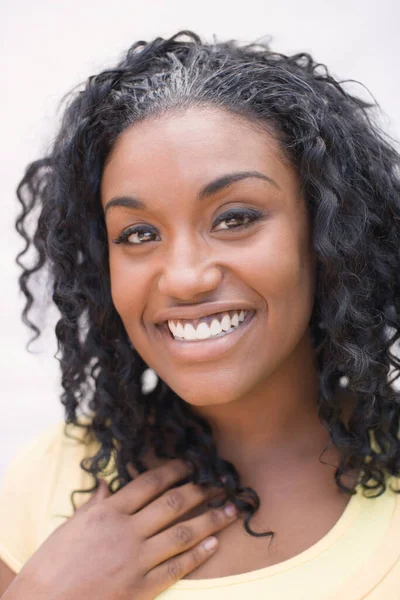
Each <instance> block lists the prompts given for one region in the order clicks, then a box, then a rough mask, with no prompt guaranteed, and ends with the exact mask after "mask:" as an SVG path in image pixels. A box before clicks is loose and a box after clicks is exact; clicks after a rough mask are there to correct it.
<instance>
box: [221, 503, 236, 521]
mask: <svg viewBox="0 0 400 600" xmlns="http://www.w3.org/2000/svg"><path fill="white" fill-rule="evenodd" d="M224 513H225V514H226V516H227V517H234V516H235V515H236V514H237V508H236V506H235V505H234V504H232V503H231V502H228V503H227V504H226V505H225V507H224Z"/></svg>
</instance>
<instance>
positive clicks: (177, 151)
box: [101, 108, 295, 201]
mask: <svg viewBox="0 0 400 600" xmlns="http://www.w3.org/2000/svg"><path fill="white" fill-rule="evenodd" d="M244 170H259V171H261V172H264V173H265V174H266V175H267V176H269V177H272V178H273V179H275V181H276V180H277V179H278V180H279V182H280V183H279V185H280V186H281V185H283V187H284V186H285V185H286V184H290V183H292V184H293V177H294V176H295V174H294V170H293V168H291V167H290V166H289V165H288V164H287V163H286V161H285V160H284V159H283V156H282V153H281V150H280V147H279V143H278V142H277V140H276V139H275V138H274V137H273V135H272V134H271V133H268V131H267V129H265V131H264V130H263V129H261V127H258V126H256V125H255V124H254V123H252V122H250V121H247V120H246V119H244V118H242V117H238V116H237V115H234V114H231V113H229V112H227V111H223V110H219V109H218V110H217V109H205V108H191V109H188V110H186V111H185V112H184V113H182V114H179V115H177V114H175V113H174V114H166V115H163V116H161V117H157V118H149V119H146V120H144V121H142V122H139V123H136V124H134V125H132V126H131V127H129V128H128V129H127V130H125V131H124V132H123V133H122V134H121V135H120V137H119V138H118V140H117V142H116V143H115V145H114V148H113V149H112V151H111V153H110V156H109V158H108V161H107V163H106V166H105V168H104V172H103V177H102V184H101V190H102V199H103V201H105V200H107V199H108V198H110V197H111V196H113V195H116V194H121V193H131V192H132V190H133V188H134V190H135V192H136V193H138V194H143V195H146V196H147V195H152V194H153V193H154V194H156V193H157V191H159V187H160V185H161V186H162V187H163V188H164V191H165V192H166V191H167V190H166V188H168V189H172V188H174V187H176V186H179V187H180V189H182V186H184V187H185V189H186V190H187V191H192V190H193V192H197V190H198V189H199V188H200V187H201V186H202V185H204V184H205V183H207V181H209V180H212V179H213V178H216V177H218V176H221V175H225V174H226V173H231V172H234V171H244Z"/></svg>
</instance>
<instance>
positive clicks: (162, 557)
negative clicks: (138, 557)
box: [143, 502, 238, 570]
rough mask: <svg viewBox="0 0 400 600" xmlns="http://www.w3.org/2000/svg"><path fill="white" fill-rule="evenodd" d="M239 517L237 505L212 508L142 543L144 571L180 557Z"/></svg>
mask: <svg viewBox="0 0 400 600" xmlns="http://www.w3.org/2000/svg"><path fill="white" fill-rule="evenodd" d="M228 507H229V508H228ZM237 516H238V513H237V510H236V508H235V506H234V505H233V504H231V503H230V502H228V503H227V504H225V505H224V506H223V507H222V508H213V509H211V510H209V511H207V512H206V513H204V514H202V515H200V516H199V517H195V518H194V519H190V520H188V521H183V522H181V523H178V524H177V525H174V526H173V527H170V528H168V529H166V530H165V531H163V532H161V533H159V534H157V535H155V536H153V537H152V538H150V539H148V540H146V541H145V542H144V543H143V565H144V567H145V569H146V570H147V569H149V570H150V569H151V568H152V567H153V568H154V566H157V565H160V563H162V562H164V561H166V560H169V559H170V558H173V557H174V556H176V555H177V554H181V553H182V552H185V551H187V550H190V548H193V547H194V546H196V545H197V544H199V543H201V542H202V541H203V540H204V539H205V538H207V537H209V536H210V535H212V534H214V533H216V532H217V531H220V530H221V529H224V528H225V527H227V526H228V525H230V524H231V523H233V522H234V521H235V520H236V519H237ZM147 557H148V558H147Z"/></svg>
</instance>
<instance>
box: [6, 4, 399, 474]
mask: <svg viewBox="0 0 400 600" xmlns="http://www.w3.org/2000/svg"><path fill="white" fill-rule="evenodd" d="M399 21H400V3H399V2H398V0H363V1H362V0H333V1H328V0H325V1H324V0H302V1H301V2H299V1H298V0H285V2H277V1H276V0H275V1H274V2H273V1H271V0H262V1H257V0H246V2H240V1H236V2H233V1H232V0H229V1H228V0H201V2H193V1H191V0H165V1H162V0H147V1H143V0H141V1H139V2H138V1H135V0H129V1H128V0H113V1H112V2H106V1H105V0H97V1H96V2H95V1H93V0H83V1H82V0H69V1H68V2H66V1H59V2H49V1H48V0H47V1H46V0H35V1H34V2H32V1H31V0H30V1H28V0H8V1H5V0H2V2H1V3H0V48H1V53H0V56H1V73H2V78H1V79H2V80H1V94H0V115H1V121H2V126H1V144H0V152H1V158H0V169H1V172H0V174H1V188H0V189H1V218H0V244H1V294H0V308H1V310H0V332H1V345H0V408H1V420H0V480H1V478H2V476H3V473H4V469H5V467H6V465H7V463H8V461H9V460H10V458H11V457H12V456H13V455H14V454H15V453H16V452H17V450H18V448H20V447H21V446H22V445H24V444H25V443H26V442H28V441H29V440H30V439H31V438H33V437H35V436H37V435H38V433H40V432H41V431H43V430H44V429H46V428H47V427H49V426H50V425H51V424H53V423H56V422H57V421H59V420H61V419H62V418H63V412H62V407H61V404H60V401H59V394H60V386H59V369H58V362H57V361H56V360H55V359H54V357H53V356H54V353H55V351H56V345H55V340H54V336H53V333H52V331H53V327H54V319H55V313H53V315H50V318H49V319H48V325H47V328H46V330H45V334H44V336H43V337H42V339H41V341H40V342H38V343H36V344H35V345H34V346H33V350H34V353H33V354H29V353H28V352H27V351H26V350H25V345H26V343H27V341H28V339H29V334H28V330H27V329H26V328H25V327H24V326H23V325H22V323H21V320H20V312H21V310H22V306H23V302H22V297H21V295H20V294H19V293H18V286H17V277H18V274H19V271H18V269H17V267H16V266H15V264H14V258H15V255H16V253H17V252H18V251H19V250H20V249H21V247H22V245H21V240H20V238H19V236H18V235H17V234H16V233H15V232H14V220H15V217H16V214H17V212H18V203H17V200H16V196H15V187H16V185H17V183H18V181H19V179H20V178H21V177H22V175H23V172H24V169H25V166H26V165H27V164H28V163H29V162H30V161H32V160H35V159H36V158H39V157H40V156H43V155H44V154H45V152H46V148H47V146H48V144H49V142H50V141H51V139H52V136H53V135H54V132H55V129H56V125H57V122H58V119H59V113H58V112H57V109H58V105H59V102H60V100H61V99H62V97H63V96H64V94H66V93H67V92H68V91H69V90H70V89H71V88H72V87H74V86H75V85H76V84H78V83H80V82H82V81H83V80H85V79H86V78H87V77H88V76H90V75H92V74H94V73H96V72H98V71H99V70H102V69H103V68H105V67H109V66H112V65H113V64H114V63H115V61H116V60H117V59H119V58H120V56H121V55H122V53H123V51H124V50H126V49H127V48H128V47H129V46H130V45H131V44H132V43H134V42H135V41H137V40H139V39H144V40H150V39H152V38H154V37H156V36H163V37H165V36H170V35H173V34H174V33H176V32H177V31H178V30H180V29H192V30H194V31H195V32H197V33H198V34H200V35H201V36H204V37H205V38H206V39H210V40H212V39H213V36H214V35H216V36H217V38H218V39H219V40H223V39H226V38H237V39H240V40H243V41H245V42H251V41H255V40H256V39H260V38H263V37H267V38H272V39H271V45H272V48H273V49H274V50H276V51H279V52H285V53H294V52H298V51H308V52H310V53H311V54H313V56H314V57H315V58H316V59H317V60H318V61H319V62H322V63H325V64H327V65H328V67H329V68H330V70H331V71H332V72H333V74H334V75H336V76H337V77H339V78H340V79H355V80H357V81H360V82H362V83H363V84H364V85H365V86H367V87H368V88H369V90H370V91H371V92H372V94H373V96H374V98H375V99H376V101H377V102H378V103H379V105H380V107H381V109H382V111H383V115H382V117H381V123H382V126H383V128H384V129H385V130H386V131H387V132H389V133H390V134H391V135H392V136H394V137H395V138H396V139H400V102H399V97H400V77H399V72H398V61H399V58H400V40H399V32H398V24H399ZM353 91H355V92H356V93H358V94H359V95H361V96H362V97H365V98H370V97H369V96H368V93H367V92H366V91H365V90H364V89H363V88H362V87H361V86H360V85H358V86H355V87H354V89H353Z"/></svg>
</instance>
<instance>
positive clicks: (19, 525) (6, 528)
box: [0, 421, 99, 572]
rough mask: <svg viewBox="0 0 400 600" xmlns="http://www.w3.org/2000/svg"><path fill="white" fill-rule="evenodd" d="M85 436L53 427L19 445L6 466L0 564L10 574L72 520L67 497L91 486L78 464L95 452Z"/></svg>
mask: <svg viewBox="0 0 400 600" xmlns="http://www.w3.org/2000/svg"><path fill="white" fill-rule="evenodd" d="M80 423H81V424H84V423H85V422H84V421H82V422H80ZM86 431H87V430H86V429H85V428H83V427H80V426H75V425H66V424H65V422H64V421H62V422H59V423H57V424H55V425H52V426H51V427H49V428H47V429H46V430H44V431H43V432H42V433H40V434H39V435H38V436H36V437H35V438H34V439H33V440H31V441H29V442H28V443H27V444H25V445H24V446H23V447H22V448H20V449H19V451H18V452H17V454H16V455H15V456H14V458H13V459H12V460H11V461H10V463H9V465H8V467H7V470H6V473H5V476H4V479H3V482H2V485H1V487H0V558H2V559H3V560H4V562H5V563H6V564H7V565H8V566H9V567H10V568H11V569H12V570H13V571H15V572H18V571H19V570H20V568H21V567H22V565H23V564H24V563H25V562H26V561H27V560H28V559H29V557H30V556H31V555H32V554H33V552H35V551H36V549H37V548H38V547H39V546H40V545H41V543H42V542H43V541H44V540H45V539H46V537H48V535H50V533H52V531H53V530H54V529H56V528H57V527H58V526H59V525H61V524H62V523H63V522H64V521H65V518H68V517H69V516H71V515H72V514H73V505H72V502H71V493H72V492H73V491H75V490H78V489H90V488H91V487H92V486H93V479H92V478H91V477H90V475H88V474H87V473H85V472H84V470H83V469H82V468H81V466H80V463H81V461H82V460H83V459H84V458H85V457H87V456H93V455H94V454H96V452H97V450H98V447H99V446H98V443H97V442H96V441H95V440H94V439H92V438H91V437H89V436H88V435H85V434H86ZM82 496H83V498H82V500H81V501H85V500H87V498H88V497H87V495H86V494H83V495H82ZM77 504H79V502H77Z"/></svg>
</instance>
